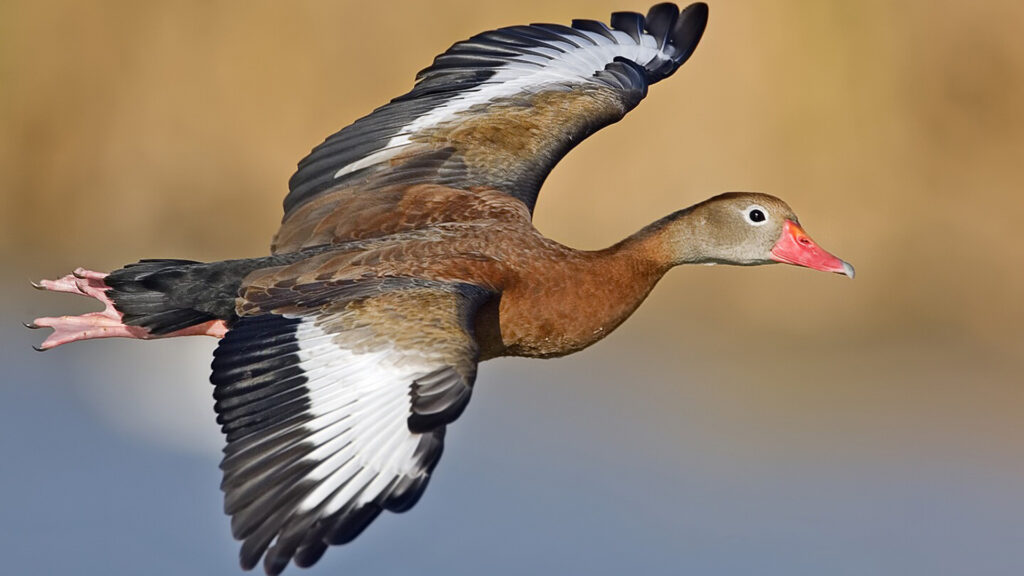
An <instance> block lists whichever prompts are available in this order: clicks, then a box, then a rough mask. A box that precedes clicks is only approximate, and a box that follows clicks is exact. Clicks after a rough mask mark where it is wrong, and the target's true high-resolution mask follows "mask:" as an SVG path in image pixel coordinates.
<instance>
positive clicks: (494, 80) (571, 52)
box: [334, 30, 669, 178]
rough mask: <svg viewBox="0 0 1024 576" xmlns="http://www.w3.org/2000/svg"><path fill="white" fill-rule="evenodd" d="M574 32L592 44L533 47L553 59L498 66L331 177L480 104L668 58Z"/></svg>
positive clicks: (651, 41)
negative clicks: (616, 64)
mask: <svg viewBox="0 0 1024 576" xmlns="http://www.w3.org/2000/svg"><path fill="white" fill-rule="evenodd" d="M578 32H580V33H582V34H585V35H586V36H587V37H588V38H590V39H591V40H593V42H595V44H594V45H587V46H576V45H575V44H574V43H570V42H567V41H558V40H548V41H546V42H547V44H549V45H552V46H557V48H558V49H556V48H552V47H544V46H538V47H531V48H530V50H531V51H532V52H536V53H538V54H543V55H545V56H549V57H550V58H551V59H547V58H544V57H542V56H536V55H533V54H523V55H522V56H518V57H517V58H516V60H514V61H511V62H510V63H508V64H505V65H503V66H499V67H497V68H496V69H495V70H496V72H495V74H494V75H493V76H492V77H490V78H489V79H488V80H487V81H486V82H485V83H483V84H481V85H480V86H478V87H476V88H474V89H471V90H467V91H466V92H464V93H462V94H460V95H458V96H456V97H455V98H452V99H450V100H448V101H446V102H445V103H444V104H443V105H441V106H439V107H437V108H435V109H433V110H431V111H430V112H429V113H427V114H424V115H422V116H419V117H418V118H416V119H414V120H413V121H412V122H410V123H409V124H407V125H406V126H405V127H403V128H402V130H401V132H399V134H397V135H395V136H393V137H392V138H391V139H390V140H389V141H388V143H387V144H386V145H385V146H384V148H382V149H381V150H378V151H376V152H374V153H372V154H369V155H367V156H365V157H363V158H361V159H360V160H358V161H356V162H352V163H351V164H348V165H346V166H343V167H342V168H340V169H339V170H338V171H337V172H335V173H334V178H340V177H342V176H345V175H347V174H351V173H352V172H355V171H356V170H361V169H363V168H366V167H369V166H373V165H375V164H379V163H381V162H385V161H387V160H389V159H390V158H393V157H394V156H396V155H397V154H398V153H399V152H400V151H401V150H402V148H403V147H405V146H407V145H409V144H411V143H412V139H411V138H410V136H411V135H414V134H416V133H418V132H420V131H422V130H425V129H428V128H431V127H434V126H437V125H440V124H443V123H444V122H447V121H449V120H451V119H453V118H454V117H455V116H456V115H458V114H459V113H461V112H465V111H466V110H469V109H470V108H472V107H473V106H476V105H478V104H485V103H488V102H493V101H496V100H499V99H501V98H504V97H508V96H514V95H516V94H525V93H530V92H536V91H539V90H540V89H542V88H543V87H544V86H545V85H548V84H566V83H567V82H568V83H583V82H589V81H591V78H592V77H593V75H594V74H595V73H596V72H599V71H601V70H603V69H604V68H605V66H607V65H608V64H609V63H611V62H613V61H614V60H615V59H616V58H626V59H629V60H632V61H633V62H636V63H637V64H639V65H641V66H643V65H646V64H648V63H649V62H651V61H653V60H656V59H659V58H661V59H664V60H668V59H669V57H668V56H667V55H665V54H664V53H662V52H661V51H660V50H659V49H658V42H657V40H656V39H655V38H654V37H653V36H651V35H650V34H644V35H642V36H641V37H640V40H641V42H640V44H637V43H636V42H635V41H634V40H633V39H632V38H631V37H630V36H629V35H628V34H626V33H625V32H622V31H619V30H609V32H610V33H611V34H613V35H614V36H615V40H616V42H617V43H615V42H612V41H611V40H610V39H609V38H607V37H605V36H603V35H601V34H597V33H596V32H589V31H578ZM559 49H560V50H561V51H560V50H559Z"/></svg>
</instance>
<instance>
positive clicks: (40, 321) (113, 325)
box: [25, 268, 227, 350]
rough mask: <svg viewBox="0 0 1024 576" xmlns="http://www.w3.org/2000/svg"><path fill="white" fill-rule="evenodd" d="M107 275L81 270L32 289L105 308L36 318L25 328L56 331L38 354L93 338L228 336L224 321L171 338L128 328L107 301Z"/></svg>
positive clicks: (177, 334)
mask: <svg viewBox="0 0 1024 576" xmlns="http://www.w3.org/2000/svg"><path fill="white" fill-rule="evenodd" d="M106 277H107V275H106V274H105V273H103V272H93V271H92V270H86V269H84V268H78V269H76V270H75V271H74V273H72V274H68V275H67V276H65V277H63V278H58V279H57V280H42V281H40V282H39V283H38V284H36V283H34V282H33V283H32V286H33V287H35V288H37V289H39V290H49V291H51V292H67V293H69V294H79V295H81V296H88V297H89V298H95V299H96V300H99V301H100V302H101V303H102V304H103V311H102V312H90V313H88V314H82V315H81V316H60V317H48V318H36V319H35V320H33V321H32V322H31V323H29V324H25V326H27V327H29V328H53V334H50V335H49V337H47V338H46V340H44V341H43V343H42V344H41V345H39V346H37V347H35V348H36V350H49V349H51V348H56V347H57V346H60V345H61V344H67V343H68V342H75V341H77V340H89V339H92V338H116V337H120V338H139V339H141V340H149V339H152V338H170V337H172V336H213V337H215V338H221V337H223V336H224V334H226V333H227V326H225V324H224V321H223V320H211V321H209V322H204V323H203V324H198V325H196V326H190V327H188V328H185V329H184V330H178V331H177V332H171V333H170V334H159V335H154V334H150V333H149V331H148V330H146V329H145V328H142V327H139V326H126V325H125V324H124V322H122V321H121V319H122V316H121V313H120V312H118V311H117V309H116V308H114V303H113V302H112V301H111V300H110V298H107V295H106V292H107V290H109V289H110V287H109V286H107V285H106V284H105V283H104V282H103V279H104V278H106Z"/></svg>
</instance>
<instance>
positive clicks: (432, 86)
mask: <svg viewBox="0 0 1024 576" xmlns="http://www.w3.org/2000/svg"><path fill="white" fill-rule="evenodd" d="M707 19H708V7H707V5H706V4H704V3H700V2H698V3H694V4H691V5H689V6H688V7H686V8H685V9H683V10H680V9H679V8H678V7H677V6H676V5H674V4H671V3H662V4H657V5H655V6H654V7H652V8H651V9H650V10H649V11H648V12H647V13H646V14H639V13H634V12H616V13H614V14H612V15H611V17H610V20H609V22H608V24H605V23H603V22H599V21H595V20H583V19H580V20H573V21H572V22H571V24H570V25H556V24H531V25H525V26H510V27H505V28H499V29H496V30H491V31H487V32H483V33H481V34H477V35H476V36H473V37H471V38H469V39H468V40H464V41H461V42H458V43H456V44H454V45H453V46H452V47H451V48H449V49H448V50H447V51H445V52H444V53H442V54H441V55H439V56H437V57H436V58H435V59H434V61H433V63H432V64H431V65H430V66H429V67H428V68H426V69H424V70H423V71H421V72H420V73H419V74H418V75H417V77H416V82H415V84H414V86H413V88H412V89H411V90H410V91H409V92H408V93H406V94H404V95H402V96H399V97H397V98H395V99H394V100H391V101H390V102H389V103H387V104H385V105H384V106H382V107H380V108H377V109H376V110H374V111H373V112H372V113H370V114H368V115H367V116H365V117H363V118H361V119H359V120H356V121H355V122H354V123H352V124H351V125H349V126H347V127H345V128H343V129H341V130H340V131H338V132H336V133H335V134H333V135H332V136H330V137H328V138H327V139H326V140H325V141H324V142H323V143H322V144H320V145H319V146H317V147H315V148H314V149H313V150H312V151H311V152H310V153H309V154H308V155H307V156H306V157H305V158H304V159H303V160H302V161H301V162H300V163H299V164H298V168H297V170H296V172H295V173H294V175H293V176H292V177H291V179H290V180H289V183H288V186H289V191H288V194H287V196H286V197H285V199H284V216H283V219H282V222H281V226H280V228H279V230H278V232H277V234H276V235H275V236H274V239H273V241H272V245H271V250H270V254H269V255H267V256H260V257H255V258H240V259H234V260H226V261H220V262H197V261H192V260H169V259H148V260H141V261H138V262H136V263H133V264H128V265H126V266H124V267H123V268H121V269H118V270H115V271H113V272H110V273H103V272H96V271H92V270H88V269H85V268H79V269H77V270H75V271H74V272H73V273H72V274H68V275H66V276H64V277H61V278H58V279H56V280H43V281H40V282H38V283H35V284H34V286H35V287H36V288H38V289H41V290H46V291H51V292H63V293H72V294H78V295H83V296H87V297H90V298H93V299H95V300H97V301H99V302H100V303H102V304H103V307H104V308H103V310H102V311H99V312H91V313H87V314H84V315H81V316H57V317H43V318H37V319H35V320H34V321H33V322H31V323H28V324H27V326H28V327H30V328H44V327H45V328H50V329H52V330H53V332H52V333H51V334H50V335H49V336H48V337H47V338H46V339H45V340H44V341H43V342H42V344H41V345H40V346H38V347H37V348H38V349H40V350H49V349H52V348H56V347H58V346H61V345H64V344H67V343H70V342H75V341H81V340H88V339H97V338H108V337H125V338H136V339H144V340H148V339H160V338H168V337H178V336H193V335H206V336H213V337H215V338H218V339H219V342H218V345H217V347H216V350H215V352H214V355H213V356H214V357H213V363H212V375H211V377H210V380H211V382H212V384H213V386H214V390H213V396H214V401H215V404H214V407H215V410H216V412H217V421H218V423H219V424H220V426H221V430H222V432H223V434H224V436H225V440H226V444H225V448H224V455H223V460H222V462H221V469H222V471H223V481H222V484H221V489H222V490H223V492H224V511H225V513H226V514H228V515H229V516H230V517H231V532H232V534H233V536H234V537H235V538H236V539H237V540H239V541H241V550H240V564H241V567H242V568H243V569H245V570H250V569H253V568H254V567H256V566H257V565H258V564H259V562H260V560H261V559H262V560H263V567H264V570H265V572H266V573H267V574H269V575H276V574H279V573H281V571H283V570H284V569H285V568H286V567H287V566H288V565H289V563H293V564H295V565H297V566H300V567H308V566H312V565H313V564H315V563H316V562H317V561H318V560H319V559H320V558H321V557H322V556H323V554H324V553H325V551H326V550H327V549H328V547H330V546H332V545H341V544H346V543H348V542H351V541H352V540H354V539H355V538H356V537H357V536H358V535H359V534H360V533H361V532H363V530H364V529H366V528H367V527H368V526H369V525H370V524H371V523H372V522H373V520H374V519H375V518H377V517H378V516H379V515H380V514H381V513H382V512H384V511H389V512H404V511H406V510H409V509H410V508H411V507H413V505H415V504H416V502H417V501H418V500H419V499H420V497H421V496H422V495H423V493H424V490H425V488H426V486H427V484H428V482H429V480H430V478H431V474H432V472H433V470H434V468H435V466H436V465H437V464H438V461H439V458H440V456H441V453H442V450H443V447H444V437H445V430H446V428H447V426H449V425H450V424H452V423H453V422H454V421H455V420H456V419H458V418H459V416H460V415H461V414H462V413H463V411H464V410H465V409H466V407H467V405H468V403H469V400H470V397H471V396H472V393H473V386H474V382H475V380H476V375H477V368H478V366H479V364H480V362H483V361H485V360H489V359H492V358H497V357H503V356H518V357H529V358H552V357H558V356H564V355H566V354H571V353H574V352H577V351H580V350H583V349H585V348H587V347H589V346H591V345H593V344H594V343H595V342H597V341H599V340H601V339H602V338H605V337H606V336H608V334H610V333H611V332H612V331H613V330H615V328H616V327H617V326H619V325H620V324H621V323H622V322H624V321H625V320H626V319H627V318H628V317H629V316H630V315H631V314H632V313H633V312H634V311H635V310H636V309H637V307H638V306H640V304H641V303H642V302H643V301H644V299H645V298H646V297H647V295H648V294H649V293H650V292H651V290H652V289H653V288H654V286H655V285H656V284H657V283H658V281H659V280H660V279H661V278H662V277H663V276H664V275H665V274H666V273H667V272H668V271H669V270H671V269H673V268H675V267H677V266H680V265H688V264H725V265H737V266H759V265H767V264H777V263H785V264H791V265H795V266H802V267H806V268H810V269H813V270H818V271H824V272H831V273H838V274H842V275H845V276H848V277H850V278H853V276H854V269H853V267H852V266H851V265H850V264H849V263H847V262H845V261H843V260H841V259H839V258H837V257H836V256H834V255H832V254H831V253H829V252H828V251H826V250H825V249H823V248H821V247H820V246H819V245H818V244H817V243H816V242H815V241H814V240H812V239H811V238H810V236H809V235H808V234H807V233H806V232H805V231H804V228H803V227H802V225H801V224H800V221H799V219H798V218H797V216H796V214H795V213H794V212H793V210H792V209H791V208H790V207H789V206H788V205H787V204H786V203H785V202H783V201H782V200H780V199H778V198H776V197H774V196H771V195H768V194H762V193H753V192H730V193H725V194H719V195H716V196H714V197H711V198H709V199H707V200H704V201H702V202H699V203H697V204H694V205H692V206H689V207H687V208H684V209H682V210H679V211H676V212H674V213H672V214H669V215H667V216H665V217H664V218H661V219H659V220H657V221H655V222H653V223H651V224H650V225H648V226H645V227H644V228H642V229H641V230H639V231H638V232H636V233H635V234H633V235H631V236H629V237H628V238H626V239H624V240H622V241H621V242H618V243H617V244H615V245H613V246H611V247H608V248H606V249H602V250H594V251H587V250H577V249H574V248H570V247H568V246H565V245H562V244H560V243H558V242H555V241H554V240H551V239H549V238H546V237H545V236H543V235H542V234H541V233H540V232H539V231H538V230H537V229H536V228H535V227H534V226H533V224H532V217H533V210H534V206H535V204H536V201H537V196H538V193H539V191H540V188H541V186H542V184H543V182H544V180H545V178H546V177H547V175H548V173H549V172H550V171H551V169H552V168H553V167H554V166H555V164H556V163H557V162H558V161H559V160H560V159H561V158H562V157H563V156H564V155H565V154H566V153H568V152H569V151H570V150H571V149H572V148H573V147H574V146H576V145H577V144H578V143H579V142H580V141H582V140H583V139H585V138H586V137H588V136H589V135H591V134H593V133H594V132H596V131H598V130H600V129H601V128H603V127H604V126H607V125H609V124H611V123H614V122H617V121H619V120H620V119H622V118H623V117H624V116H625V115H626V114H627V113H628V112H629V111H630V110H631V109H633V108H634V107H635V106H637V105H638V104H639V103H640V102H641V100H643V99H644V98H645V96H646V95H647V92H648V89H649V87H650V86H651V85H652V84H655V83H657V82H659V81H661V80H663V79H665V78H667V77H669V76H671V75H672V74H673V73H674V72H675V71H676V70H677V69H678V68H679V67H680V66H681V65H682V64H683V63H684V62H686V61H687V60H688V59H689V58H690V56H691V55H692V54H693V52H694V50H695V49H696V47H697V45H698V43H699V41H700V39H701V36H702V35H703V32H704V30H705V27H706V25H707Z"/></svg>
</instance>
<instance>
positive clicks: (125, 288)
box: [104, 260, 242, 334]
mask: <svg viewBox="0 0 1024 576" xmlns="http://www.w3.org/2000/svg"><path fill="white" fill-rule="evenodd" d="M213 266H216V264H204V263H202V262H195V261H193V260H141V261H139V262H137V263H135V264H129V265H127V266H125V267H124V268H121V269H120V270H116V271H114V272H111V273H110V275H108V276H107V277H106V278H105V279H104V282H105V283H106V284H107V286H109V287H110V290H109V291H108V292H107V294H108V296H110V299H111V300H113V301H114V307H115V308H117V310H118V311H119V312H121V314H122V315H123V318H122V320H123V322H124V323H125V324H127V325H129V326H141V327H143V328H146V329H147V330H149V332H150V333H151V334H169V333H171V332H176V331H178V330H182V329H185V328H188V327H190V326H195V325H197V324H202V323H203V322H209V321H210V320H217V319H223V320H231V319H233V317H234V295H235V293H236V292H237V290H238V284H239V283H240V282H241V279H242V277H241V276H238V277H237V278H232V279H230V281H229V282H228V284H229V285H228V286H218V285H211V284H210V283H209V282H208V281H209V280H210V276H211V275H210V273H209V269H210V268H211V267H213Z"/></svg>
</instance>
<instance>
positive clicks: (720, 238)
mask: <svg viewBox="0 0 1024 576" xmlns="http://www.w3.org/2000/svg"><path fill="white" fill-rule="evenodd" d="M666 220H667V222H664V224H665V225H666V226H665V227H666V228H667V230H666V232H668V234H667V236H668V239H669V243H670V248H669V250H670V251H671V252H672V257H671V260H672V263H673V264H686V263H693V264H732V265H737V266H758V265H761V264H775V263H778V262H782V263H785V264H793V265H796V266H804V267H807V268H811V269H814V270H821V271H822V272H835V273H837V274H845V275H846V276H849V277H850V278H853V275H854V270H853V266H851V265H850V264H849V263H848V262H844V261H843V260H840V259H839V258H837V257H835V256H833V255H832V254H830V253H829V252H828V251H826V250H825V249H824V248H822V247H821V246H819V245H818V244H817V243H816V242H815V241H814V240H812V239H811V237H810V236H809V235H808V234H807V232H805V231H804V229H803V227H801V226H800V221H799V220H798V219H797V217H796V214H795V213H794V212H793V210H792V209H791V208H790V207H789V206H788V205H787V204H786V203H785V202H783V201H782V200H779V199H778V198H776V197H774V196H770V195H768V194H759V193H753V192H730V193H727V194H722V195H719V196H715V197H714V198H710V199H708V200H705V201H704V202H701V203H700V204H697V205H694V206H691V207H689V208H686V209H685V210H681V211H679V212H676V213H675V214H672V215H671V216H669V217H668V218H667V219H666Z"/></svg>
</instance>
